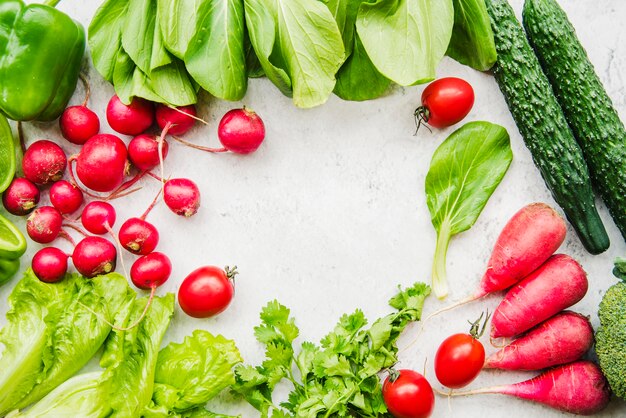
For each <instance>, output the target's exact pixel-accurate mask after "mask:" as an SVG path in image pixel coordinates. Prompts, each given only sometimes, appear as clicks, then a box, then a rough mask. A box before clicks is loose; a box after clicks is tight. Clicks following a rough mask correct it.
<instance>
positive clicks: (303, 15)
mask: <svg viewBox="0 0 626 418" xmlns="http://www.w3.org/2000/svg"><path fill="white" fill-rule="evenodd" d="M245 17H246V25H247V27H248V31H249V35H250V41H251V43H252V46H253V47H254V51H255V52H256V55H257V57H258V58H259V62H260V63H261V66H262V67H263V70H264V71H265V74H266V75H267V77H268V78H269V79H270V80H271V81H272V82H273V83H274V84H275V85H276V86H277V87H278V88H279V89H280V90H281V91H282V92H283V93H284V94H286V95H293V101H294V103H295V105H296V106H298V107H305V108H307V107H313V106H317V105H320V104H323V103H324V102H326V100H327V99H328V97H329V96H330V94H331V92H332V91H333V88H334V86H335V74H336V73H337V70H338V69H339V67H340V66H341V64H342V63H343V61H344V60H345V56H344V53H345V51H344V47H343V40H342V38H341V33H340V32H339V29H338V27H337V23H336V22H335V20H334V19H333V16H332V14H331V13H330V11H329V10H328V8H327V7H326V6H325V5H324V4H322V3H320V2H319V1H317V0H270V1H267V0H245Z"/></svg>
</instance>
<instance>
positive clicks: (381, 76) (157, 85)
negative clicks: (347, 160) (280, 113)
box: [89, 0, 496, 107]
mask: <svg viewBox="0 0 626 418" xmlns="http://www.w3.org/2000/svg"><path fill="white" fill-rule="evenodd" d="M89 45H90V48H91V53H92V56H93V62H94V65H95V67H96V68H97V69H98V71H99V72H100V73H101V74H102V76H103V77H104V78H105V79H107V80H108V81H110V82H111V83H113V85H114V86H115V91H116V93H117V94H118V96H119V97H120V98H121V99H122V101H123V102H124V103H129V102H130V101H131V100H132V98H133V97H142V98H145V99H148V100H151V101H155V102H161V103H167V104H170V105H175V106H182V105H189V104H193V103H196V102H197V94H198V92H199V90H200V89H203V90H205V91H207V92H208V93H210V94H211V95H213V96H215V97H218V98H221V99H226V100H240V99H241V98H242V97H243V96H244V95H245V93H246V89H247V80H248V78H249V77H259V76H262V75H265V76H267V78H268V79H269V80H271V81H272V83H274V84H275V85H276V86H277V87H278V88H279V90H280V91H281V92H282V93H284V94H285V95H287V96H289V97H293V101H294V103H295V104H296V105H297V106H299V107H313V106H317V105H320V104H322V103H324V102H325V101H326V100H327V99H328V97H329V96H330V94H331V93H332V92H333V91H334V92H335V93H336V94H337V95H338V96H340V97H342V98H344V99H347V100H367V99H373V98H376V97H379V96H381V95H382V94H384V93H385V91H386V90H387V88H388V86H389V85H390V84H391V82H395V83H398V84H400V85H412V84H418V83H424V82H427V81H430V80H432V79H434V77H435V69H436V67H437V64H438V63H439V61H440V60H441V59H442V58H443V56H444V55H445V54H446V51H447V53H448V54H449V55H450V56H451V57H453V58H455V59H458V60H459V61H461V62H463V63H465V64H468V65H471V66H473V67H475V68H477V69H479V70H487V69H489V68H490V67H491V66H492V65H493V63H494V62H495V58H496V57H495V46H494V43H493V33H492V32H491V27H490V25H489V20H488V17H487V14H486V10H485V5H484V1H483V0H454V1H453V0H441V1H437V2H431V1H427V0H419V1H409V0H399V1H398V0H377V1H375V2H370V1H363V0H323V1H319V0H270V1H261V0H231V1H217V0H107V1H105V2H104V4H102V6H101V7H100V8H99V9H98V11H97V13H96V15H95V16H94V18H93V20H92V22H91V24H90V26H89ZM389 45H394V47H393V48H390V47H389Z"/></svg>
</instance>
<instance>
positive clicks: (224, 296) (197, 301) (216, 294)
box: [178, 266, 237, 318]
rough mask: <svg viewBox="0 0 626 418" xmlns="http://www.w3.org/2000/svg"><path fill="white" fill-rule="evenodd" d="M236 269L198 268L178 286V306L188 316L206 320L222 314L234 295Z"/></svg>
mask: <svg viewBox="0 0 626 418" xmlns="http://www.w3.org/2000/svg"><path fill="white" fill-rule="evenodd" d="M236 274H237V268H236V267H234V268H232V269H230V268H228V267H226V268H225V269H223V270H222V269H221V268H219V267H215V266H205V267H200V268H198V269H196V270H194V271H192V272H191V273H189V275H188V276H187V277H185V279H184V280H183V282H182V283H181V284H180V287H179V289H178V304H179V305H180V307H181V309H182V310H183V311H184V312H185V313H186V314H187V315H189V316H192V317H194V318H208V317H211V316H214V315H217V314H219V313H221V312H223V311H224V310H225V309H226V308H227V307H228V305H230V302H231V301H232V299H233V296H234V295H235V286H234V284H233V279H234V277H235V275H236Z"/></svg>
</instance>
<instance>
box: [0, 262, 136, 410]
mask: <svg viewBox="0 0 626 418" xmlns="http://www.w3.org/2000/svg"><path fill="white" fill-rule="evenodd" d="M132 297H134V292H133V291H132V290H131V289H130V288H129V287H128V284H127V281H126V279H124V278H123V277H122V276H120V275H119V274H115V273H111V274H108V275H106V276H99V277H96V278H94V279H89V280H87V279H85V278H83V277H81V276H79V275H75V274H72V275H67V276H66V277H65V279H64V280H63V281H61V282H59V283H55V284H48V283H44V282H41V281H40V280H39V279H37V277H35V275H34V274H33V272H32V271H31V270H30V269H29V270H28V271H26V273H25V275H24V278H23V279H22V280H21V281H20V282H19V283H18V284H17V285H16V286H15V288H14V289H13V291H12V292H11V295H9V305H10V309H9V311H8V312H7V324H6V325H5V326H4V328H2V330H0V344H1V345H3V346H4V350H3V351H2V354H1V355H0V415H4V414H5V413H6V412H8V411H10V410H12V409H18V408H23V407H25V406H27V405H29V404H30V403H32V402H36V401H37V400H39V399H41V398H42V397H43V396H45V395H46V394H47V393H48V392H50V391H51V390H52V389H54V388H55V387H56V386H58V385H59V384H61V383H62V382H64V381H65V380H66V379H68V378H69V377H70V376H72V375H73V374H74V373H76V372H77V371H78V370H79V369H80V368H81V367H83V366H84V365H85V364H86V363H87V362H88V361H89V359H91V357H93V355H94V354H95V353H96V351H97V350H98V349H99V348H100V346H101V345H102V344H103V343H104V341H105V339H106V337H107V336H108V335H109V332H110V331H111V327H110V326H109V325H108V324H107V323H106V322H105V321H101V320H94V314H93V313H92V312H91V311H93V312H94V313H95V314H96V315H99V316H100V317H102V318H105V319H106V320H107V322H109V323H111V322H114V321H115V319H116V312H117V311H118V310H119V309H120V308H121V307H122V306H123V305H124V304H125V303H127V301H128V300H129V299H130V298H132Z"/></svg>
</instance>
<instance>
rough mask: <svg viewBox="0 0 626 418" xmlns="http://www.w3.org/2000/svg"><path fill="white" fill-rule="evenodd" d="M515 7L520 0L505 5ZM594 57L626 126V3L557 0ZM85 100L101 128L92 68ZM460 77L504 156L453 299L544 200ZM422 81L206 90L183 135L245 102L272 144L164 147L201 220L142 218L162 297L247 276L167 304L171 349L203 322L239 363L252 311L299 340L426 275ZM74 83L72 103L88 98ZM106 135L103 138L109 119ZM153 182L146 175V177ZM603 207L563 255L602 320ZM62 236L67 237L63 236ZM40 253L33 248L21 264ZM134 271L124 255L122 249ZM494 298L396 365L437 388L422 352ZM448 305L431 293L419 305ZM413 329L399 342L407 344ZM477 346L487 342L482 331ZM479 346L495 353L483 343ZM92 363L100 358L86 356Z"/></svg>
mask: <svg viewBox="0 0 626 418" xmlns="http://www.w3.org/2000/svg"><path fill="white" fill-rule="evenodd" d="M99 3H100V1H90V2H83V1H81V0H63V1H62V2H61V3H60V5H59V8H60V9H62V10H64V11H66V12H69V13H70V14H71V15H72V16H73V17H75V18H77V19H79V20H81V21H82V22H83V23H84V24H88V22H89V20H90V19H91V16H92V15H93V13H94V11H95V9H96V7H97V6H98V4H99ZM511 3H512V5H513V6H514V8H515V10H516V11H517V12H518V15H520V14H521V6H522V0H511ZM560 3H561V4H562V6H563V7H564V8H565V9H566V11H567V12H568V14H569V17H570V19H571V21H572V22H573V23H574V25H575V27H576V28H577V31H578V35H579V37H580V39H581V41H582V43H583V44H584V45H585V46H586V48H587V51H588V53H589V55H590V58H591V61H592V62H593V63H594V65H595V66H596V69H597V71H598V73H599V75H600V78H601V79H602V81H603V82H604V83H605V86H606V89H607V91H608V93H609V95H610V96H611V97H612V99H613V101H614V103H615V105H616V107H617V108H618V111H619V112H620V115H621V116H622V120H626V42H624V41H626V38H625V35H624V33H625V32H626V23H625V22H626V2H624V1H621V0H577V1H574V0H562V1H561V2H560ZM88 73H89V77H90V78H91V81H92V90H93V96H92V100H91V103H90V105H91V107H92V108H93V109H94V110H95V111H96V112H97V113H98V114H99V116H100V117H101V120H102V121H103V122H104V121H105V120H106V119H105V118H104V109H105V105H106V102H107V100H108V98H109V97H110V96H111V95H112V93H113V89H112V87H111V86H110V85H108V84H107V83H106V82H104V81H103V80H102V79H101V77H100V76H99V74H98V73H97V72H96V71H95V70H94V69H93V68H91V67H90V68H89V70H88ZM451 75H454V76H459V77H462V78H465V79H466V80H468V81H469V82H470V83H471V84H472V85H473V86H474V89H475V92H476V104H475V106H474V108H473V110H472V112H471V113H470V115H469V116H468V117H467V119H466V121H471V120H488V121H491V122H495V123H499V124H501V125H503V126H505V127H506V128H507V129H508V130H509V132H510V134H511V141H512V147H513V152H514V161H513V163H512V165H511V168H510V170H509V172H508V174H507V175H506V177H505V178H504V180H503V182H502V184H501V185H500V187H499V188H498V189H497V190H496V191H495V193H494V195H493V197H492V198H491V200H490V201H489V203H488V204H487V206H486V208H485V210H484V212H483V213H482V215H481V216H480V218H479V219H478V221H477V223H476V225H475V226H474V227H473V228H472V229H471V230H469V231H467V232H465V233H462V234H460V235H459V236H457V237H456V238H454V239H453V240H452V243H451V244H450V248H449V252H448V273H449V283H450V289H451V291H450V296H449V298H448V302H446V304H447V303H449V302H450V301H454V300H457V299H460V298H462V297H464V296H465V295H467V294H468V293H469V292H470V291H471V290H473V289H474V288H475V286H476V285H477V283H478V279H479V278H480V276H481V274H482V272H483V269H484V267H485V264H486V261H487V259H488V257H489V254H490V251H491V248H492V246H493V244H494V241H495V239H496V237H497V236H498V234H499V232H500V230H501V228H502V226H503V225H504V223H505V222H506V221H507V220H508V218H509V217H510V216H511V215H512V214H513V213H514V212H516V211H517V210H518V209H519V208H521V207H522V206H523V205H525V204H527V203H530V202H534V201H543V202H547V203H550V204H552V205H554V202H553V200H552V199H551V197H550V195H549V193H548V191H547V189H546V187H545V186H544V183H543V181H542V179H541V178H540V176H539V173H538V171H537V170H536V169H535V167H534V166H533V164H532V161H531V158H530V155H529V153H528V151H527V150H526V148H525V147H524V145H523V142H522V139H521V137H520V135H519V133H518V131H517V129H516V127H515V125H514V123H513V120H512V118H511V116H510V114H509V112H508V110H507V107H506V105H505V103H504V99H503V97H502V95H501V94H500V91H499V89H498V87H497V85H496V83H495V81H494V79H493V78H492V77H491V76H490V75H488V74H482V73H479V72H476V71H474V70H471V69H470V68H467V67H463V66H461V65H459V64H457V63H456V62H454V61H452V60H450V59H447V58H446V59H444V61H443V62H442V63H441V65H440V67H439V69H438V76H451ZM422 89H423V86H416V87H410V88H397V89H395V91H393V93H392V94H390V95H388V96H387V97H384V98H381V99H378V100H375V101H369V102H365V103H347V102H344V101H341V100H340V99H338V98H336V97H331V99H330V100H329V102H328V103H327V104H325V105H323V106H321V107H318V108H316V109H312V110H300V109H296V108H295V107H294V106H293V105H292V103H291V101H290V100H289V99H288V98H286V97H284V96H282V95H281V94H280V93H279V92H278V90H277V89H276V88H274V86H272V85H271V84H270V82H269V81H267V80H265V79H261V80H253V81H251V83H250V87H249V91H248V94H247V95H246V97H245V99H244V100H243V101H242V102H241V103H226V102H223V101H217V100H214V99H211V98H206V97H205V98H204V99H203V102H202V104H201V106H200V115H201V116H202V117H204V118H205V119H207V120H209V121H210V122H211V125H210V126H209V127H206V126H200V127H197V128H195V129H194V131H192V133H191V134H190V135H189V138H190V140H192V141H193V142H196V143H202V144H205V145H208V144H212V145H217V137H216V124H217V121H219V119H220V118H221V116H222V115H223V114H224V113H225V112H226V111H227V110H228V109H229V108H232V107H235V106H239V105H241V104H245V105H246V106H249V107H251V108H253V109H254V110H256V111H257V112H258V113H259V114H260V115H261V116H262V118H263V119H264V121H265V124H266V127H267V139H266V142H265V143H264V144H263V146H262V147H261V148H260V150H259V151H258V152H257V153H255V154H253V155H250V156H245V157H240V156H236V155H205V154H202V153H197V152H195V151H192V150H190V149H187V148H184V147H182V146H179V145H178V144H171V148H170V155H169V156H168V159H167V162H166V176H170V175H171V176H180V177H189V178H191V179H193V180H195V181H196V182H197V183H198V184H199V186H200V189H201V191H202V207H201V209H200V212H199V213H198V214H197V216H195V217H193V218H191V219H188V220H186V219H182V218H178V217H176V216H174V215H173V214H172V213H170V212H169V211H168V209H167V208H166V207H165V206H164V205H163V204H161V205H159V206H157V208H156V209H155V210H154V213H153V214H152V215H151V220H152V221H153V222H154V223H155V224H157V226H158V227H159V228H160V231H161V243H160V245H159V249H160V250H161V251H163V252H165V253H167V254H169V255H170V256H171V258H172V260H173V262H174V268H173V275H172V277H171V279H170V280H169V282H168V283H166V284H165V285H164V286H163V287H162V288H161V292H166V291H171V292H175V291H176V289H177V287H178V285H179V283H180V281H181V280H182V278H183V277H184V276H185V275H186V274H188V273H189V272H190V271H191V270H193V269H194V268H196V267H198V266H200V265H206V264H215V265H220V266H222V265H226V264H229V265H233V264H236V265H237V266H238V267H239V271H240V272H241V274H240V275H239V276H238V279H237V292H236V297H235V300H234V302H233V304H232V305H231V307H230V308H229V309H228V310H227V311H226V312H224V313H223V314H221V315H219V316H218V317H216V318H213V319H209V320H194V319H191V318H189V317H187V316H186V315H185V314H183V313H182V311H180V310H179V309H178V308H177V311H176V314H175V317H174V319H173V322H172V325H171V327H170V329H169V330H168V333H167V335H166V342H168V341H171V340H176V341H180V340H181V339H182V338H183V337H184V336H185V335H187V334H189V333H190V332H191V331H192V330H193V329H196V328H204V329H207V330H209V331H211V332H213V333H222V334H224V335H225V336H227V337H230V338H233V339H235V340H236V342H237V345H238V346H239V348H240V350H241V352H242V354H243V356H244V358H245V359H246V361H247V362H250V363H253V364H258V362H259V361H260V360H261V359H262V356H263V350H262V348H261V346H260V345H259V344H257V343H256V341H255V340H254V336H253V332H252V328H253V326H254V325H256V324H257V323H258V313H259V311H260V309H261V307H262V306H263V305H265V304H266V303H267V302H268V301H269V300H271V299H274V298H276V299H278V300H279V301H280V302H282V303H283V304H285V305H287V306H288V307H290V308H291V310H292V313H293V314H294V315H295V317H296V318H297V324H298V326H299V327H300V330H301V334H300V335H301V337H300V339H299V341H303V340H313V341H319V339H320V338H321V337H322V336H323V335H324V334H325V333H326V332H328V331H330V330H331V329H332V327H333V326H334V323H335V322H336V320H337V319H338V318H339V316H340V315H341V314H343V313H346V312H351V311H353V310H354V309H356V308H361V309H363V310H364V312H365V314H366V315H367V317H368V318H370V319H372V320H373V319H374V318H377V317H379V316H382V315H384V314H386V313H387V312H389V311H390V308H389V307H388V306H387V304H386V301H387V299H388V298H389V297H390V296H391V295H393V293H394V291H395V289H396V285H398V284H402V285H408V284H410V283H413V282H414V281H416V280H423V281H429V277H430V267H431V260H432V255H433V251H434V246H435V232H434V230H433V227H432V225H431V223H430V217H429V213H428V210H427V208H426V202H425V196H424V178H425V176H426V172H427V170H428V165H429V161H430V158H431V155H432V153H433V151H434V150H435V148H436V147H437V146H438V144H440V143H441V141H442V140H443V139H444V138H445V137H446V136H447V135H448V134H450V133H451V132H452V130H453V129H454V128H450V129H446V130H442V131H435V132H433V133H432V134H430V133H429V132H428V131H427V130H422V131H421V132H420V134H419V135H418V136H413V132H414V122H413V118H412V112H413V109H414V108H415V107H416V106H417V105H418V101H419V97H420V94H421V91H422ZM81 97H82V91H81V90H80V89H79V90H78V91H77V94H76V96H75V97H74V99H73V102H76V103H78V102H79V101H81V100H82V98H81ZM25 130H26V134H27V136H28V137H29V139H30V140H35V139H37V138H52V139H56V140H58V141H59V143H61V144H62V146H63V147H64V148H65V149H66V151H68V152H75V149H73V148H71V147H69V146H68V143H67V142H64V141H61V137H60V135H59V132H58V129H57V125H56V124H27V125H26V128H25ZM102 131H103V132H111V130H110V129H109V128H108V127H107V126H106V122H104V123H103V129H102ZM153 183H155V182H153ZM153 183H150V182H148V183H146V184H145V187H144V190H142V191H140V192H138V193H136V194H135V195H133V196H131V197H128V198H126V199H125V201H124V202H123V203H122V202H119V203H120V204H118V205H117V207H118V211H119V212H118V219H125V218H127V217H130V216H137V215H138V214H139V213H141V212H143V210H144V209H145V207H146V206H147V204H148V202H149V201H150V200H151V198H152V196H153V195H154V192H155V191H156V184H153ZM600 210H601V214H602V217H603V219H604V220H605V224H606V226H607V229H608V231H609V234H610V237H611V240H612V245H611V248H610V249H609V250H608V251H607V252H606V253H604V254H602V255H599V256H591V255H590V254H588V253H586V252H585V251H584V249H583V248H582V246H581V244H580V242H579V241H578V240H577V238H576V237H575V236H574V234H573V231H572V230H571V229H570V230H569V231H568V232H569V233H568V237H567V240H566V242H565V244H564V245H563V247H562V248H561V249H560V251H562V252H565V253H567V254H570V255H572V256H574V257H575V258H577V259H578V260H579V261H580V262H581V263H582V264H583V266H584V268H585V269H586V270H587V272H588V274H589V280H590V288H589V292H588V294H587V296H586V297H585V298H584V300H583V301H581V302H580V303H579V304H578V305H577V306H576V307H575V309H576V310H577V311H579V312H582V313H584V314H586V315H590V316H591V318H592V322H593V324H594V326H595V325H597V323H598V320H597V316H596V310H597V305H598V303H599V301H600V299H601V295H602V294H603V292H604V291H605V290H606V289H607V288H608V287H609V286H610V285H611V284H612V283H614V282H615V279H614V278H613V277H612V275H611V268H612V260H613V259H614V258H615V257H616V256H620V255H621V256H624V255H626V244H625V243H624V240H623V239H622V238H621V236H620V234H619V232H618V230H617V228H616V227H615V225H614V224H613V223H612V221H611V219H610V217H609V216H608V214H607V211H606V210H605V208H604V206H603V205H602V204H601V203H600ZM62 245H64V244H62ZM38 248H39V246H38V245H36V244H33V243H30V248H29V250H28V253H27V255H26V256H25V257H26V258H25V259H27V257H29V256H32V254H34V252H35V251H36V250H37V249H38ZM125 260H126V263H127V264H128V265H130V263H131V262H132V258H131V257H130V256H128V255H126V256H125ZM14 283H15V281H13V282H12V283H11V284H9V285H6V286H4V287H2V288H0V301H1V302H0V324H2V323H4V314H5V313H6V310H7V306H6V302H5V301H6V297H7V296H8V294H9V292H10V290H11V288H12V287H13V285H14ZM500 297H501V296H500V295H495V296H491V297H488V298H486V299H485V300H482V301H480V302H476V303H473V304H471V305H469V306H466V307H462V308H459V309H457V310H456V311H453V312H450V313H448V314H444V315H441V316H439V317H438V318H436V319H433V320H432V321H431V322H430V323H429V324H428V326H427V328H426V330H425V332H424V334H423V335H422V336H421V337H420V341H419V342H418V343H417V344H415V345H414V346H412V347H410V348H409V349H407V350H406V351H404V352H403V353H402V354H401V364H400V366H401V367H408V368H415V369H417V370H422V369H423V367H424V363H425V362H426V373H427V376H428V377H429V378H430V380H431V382H432V384H433V385H434V386H437V382H436V379H435V378H434V373H433V371H432V360H433V358H434V354H435V351H436V349H437V346H438V344H439V343H440V341H441V340H443V338H445V337H446V336H448V335H450V334H452V333H455V332H462V331H465V330H466V328H467V325H466V324H467V322H466V320H467V319H472V318H474V317H476V316H477V315H478V313H479V312H480V311H482V310H484V309H485V308H490V309H493V308H494V307H495V306H496V305H497V303H498V301H499V298H500ZM441 306H443V303H442V302H439V301H438V300H436V299H435V298H434V297H431V298H430V299H429V300H428V301H427V303H426V306H425V313H426V314H427V313H429V312H432V311H434V310H436V309H438V308H440V307H441ZM416 332H417V327H415V326H414V327H412V328H409V330H408V331H407V333H406V336H405V337H406V338H403V339H402V340H401V342H400V345H401V346H402V347H404V346H405V345H406V344H407V342H408V341H409V340H412V339H413V337H414V336H415V334H416ZM484 342H485V344H486V345H488V343H487V341H486V339H485V340H484ZM487 350H488V352H491V351H494V349H493V348H490V347H489V348H488V349H487ZM89 367H91V368H93V367H96V366H95V362H92V363H91V364H90V366H89ZM531 375H532V373H511V372H494V371H487V372H483V373H482V374H481V375H480V376H479V378H478V379H477V380H476V381H475V382H474V383H473V384H472V385H471V386H472V387H481V386H487V385H492V384H500V383H512V382H516V381H520V380H523V379H526V378H528V377H530V376H531ZM436 401H437V403H436V409H435V412H434V414H433V416H435V417H447V416H453V417H459V416H463V417H479V416H480V417H481V418H491V417H493V418H495V417H502V416H505V415H506V416H515V417H558V416H564V415H566V414H562V413H559V412H555V411H553V410H550V409H547V408H544V407H542V406H537V405H533V404H531V403H528V402H524V401H520V400H514V399H510V398H507V397H504V396H497V395H480V396H476V397H469V398H454V399H452V400H451V401H450V402H448V400H447V399H445V398H441V397H438V398H437V399H436ZM211 407H213V409H215V410H219V411H220V412H231V413H241V414H242V416H244V417H254V416H257V415H258V414H257V413H256V412H255V411H254V410H253V409H252V408H250V407H248V406H247V405H246V404H244V403H238V404H232V403H229V398H228V396H225V397H224V399H223V400H221V401H220V400H218V401H216V402H213V403H212V404H211ZM624 415H626V405H624V403H623V402H620V401H616V400H614V401H613V402H612V403H611V405H610V406H609V408H607V409H606V410H605V411H604V412H603V413H602V414H599V416H603V417H618V416H624Z"/></svg>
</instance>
